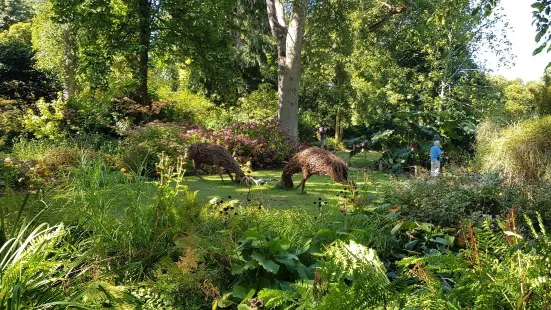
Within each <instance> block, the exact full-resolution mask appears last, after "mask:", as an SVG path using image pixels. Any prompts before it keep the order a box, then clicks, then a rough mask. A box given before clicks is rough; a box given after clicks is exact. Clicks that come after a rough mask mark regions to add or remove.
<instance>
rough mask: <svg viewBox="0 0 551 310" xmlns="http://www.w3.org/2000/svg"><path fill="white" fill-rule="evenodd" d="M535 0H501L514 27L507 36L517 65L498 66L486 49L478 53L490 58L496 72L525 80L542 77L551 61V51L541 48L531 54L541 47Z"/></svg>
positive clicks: (489, 64)
mask: <svg viewBox="0 0 551 310" xmlns="http://www.w3.org/2000/svg"><path fill="white" fill-rule="evenodd" d="M533 2H534V1H533V0H501V1H500V7H502V8H503V13H504V14H505V17H506V18H507V19H508V20H509V25H510V26H511V30H509V31H508V34H507V36H508V38H509V41H510V42H511V44H512V46H511V48H512V51H511V53H512V54H514V55H515V56H516V58H515V59H514V60H513V62H514V66H512V67H510V68H506V67H501V68H500V67H499V66H498V60H497V57H496V56H495V55H493V54H492V53H490V52H488V51H485V52H482V53H480V54H479V55H477V58H481V59H486V60H487V65H486V68H487V69H491V70H492V71H493V74H499V75H503V76H504V77H506V78H508V79H516V78H520V79H522V80H524V82H528V81H532V80H539V79H541V77H542V75H543V70H544V69H545V67H546V66H547V64H548V63H549V62H551V53H546V52H545V50H544V51H542V52H541V53H540V54H539V55H537V56H532V52H533V51H534V49H536V48H537V47H538V44H537V43H536V41H535V39H534V38H535V36H536V27H535V26H533V25H532V7H531V4H532V3H533Z"/></svg>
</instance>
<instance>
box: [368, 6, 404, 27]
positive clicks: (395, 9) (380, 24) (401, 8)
mask: <svg viewBox="0 0 551 310" xmlns="http://www.w3.org/2000/svg"><path fill="white" fill-rule="evenodd" d="M381 3H382V4H383V5H385V6H387V7H389V11H388V12H387V13H386V15H385V16H384V17H383V19H381V20H380V21H378V22H376V23H375V24H373V25H371V26H369V30H370V31H372V32H373V31H377V30H379V29H380V28H381V27H383V26H384V25H385V24H386V23H387V22H388V21H389V20H390V18H392V16H394V15H397V14H400V13H402V12H405V11H406V10H407V7H405V6H398V7H396V6H395V7H393V6H390V5H389V4H388V3H385V2H381Z"/></svg>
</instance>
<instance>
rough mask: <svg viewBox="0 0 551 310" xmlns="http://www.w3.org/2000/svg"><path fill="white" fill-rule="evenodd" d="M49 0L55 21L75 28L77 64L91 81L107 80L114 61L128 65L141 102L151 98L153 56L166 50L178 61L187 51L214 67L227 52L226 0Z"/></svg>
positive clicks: (95, 83) (228, 12)
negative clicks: (84, 0)
mask: <svg viewBox="0 0 551 310" xmlns="http://www.w3.org/2000/svg"><path fill="white" fill-rule="evenodd" d="M50 1H51V2H52V3H53V9H54V12H55V18H54V19H55V20H56V21H57V22H58V23H59V24H60V27H62V26H63V27H69V26H70V29H74V30H75V32H74V33H75V34H76V39H77V42H76V46H77V47H78V56H79V57H78V68H79V71H80V72H81V73H84V74H86V75H87V76H88V78H87V80H88V81H91V82H92V87H97V86H104V87H105V86H107V85H106V84H107V82H108V81H107V78H106V77H108V76H109V74H110V73H111V72H112V69H113V67H114V65H115V64H118V67H121V64H122V67H128V68H129V69H130V70H131V72H132V78H133V82H134V91H133V97H134V98H135V99H136V100H137V101H138V102H139V103H141V104H143V105H148V104H150V102H151V98H150V90H149V74H150V67H151V64H152V61H151V60H152V58H154V57H158V56H163V57H164V56H166V55H170V56H171V57H170V58H171V60H172V61H173V62H180V63H183V62H184V61H185V60H186V59H187V58H190V57H191V58H193V59H194V60H197V62H198V63H201V64H207V65H206V66H205V67H209V66H210V68H214V67H215V66H216V64H219V63H221V61H220V60H219V59H217V58H223V57H226V56H227V55H226V53H225V50H228V49H229V47H228V43H229V41H228V40H227V38H228V37H229V33H228V31H227V29H229V28H230V26H229V24H230V21H231V17H232V15H231V5H230V4H231V1H226V0H224V1H220V0H208V1H198V0H191V1H184V0H97V1H92V2H83V1H76V0H50ZM224 30H226V31H224ZM228 58H229V57H228Z"/></svg>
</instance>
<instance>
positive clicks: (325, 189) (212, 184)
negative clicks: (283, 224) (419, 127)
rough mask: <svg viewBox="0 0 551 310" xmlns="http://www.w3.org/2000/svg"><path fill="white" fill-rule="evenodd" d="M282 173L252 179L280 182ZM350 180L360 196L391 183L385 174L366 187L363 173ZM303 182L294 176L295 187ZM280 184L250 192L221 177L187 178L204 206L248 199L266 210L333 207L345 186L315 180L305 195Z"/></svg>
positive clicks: (260, 174) (308, 184) (374, 174)
mask: <svg viewBox="0 0 551 310" xmlns="http://www.w3.org/2000/svg"><path fill="white" fill-rule="evenodd" d="M280 174H281V172H279V171H267V170H262V171H255V172H254V173H253V174H252V175H253V176H254V177H256V178H275V179H278V180H279V178H280ZM350 178H351V179H352V180H354V181H356V184H358V187H359V189H360V195H361V196H365V195H366V194H369V195H378V194H379V193H380V189H381V188H382V187H384V186H386V185H387V184H388V183H389V176H388V175H387V174H384V173H378V172H369V182H368V183H367V184H366V183H365V181H364V177H363V172H362V171H351V173H350ZM301 180H302V175H301V174H300V173H299V174H295V175H294V176H293V182H294V184H295V186H296V185H298V183H299V182H300V181H301ZM277 182H278V181H275V180H274V181H271V182H270V183H269V184H266V185H262V186H252V187H251V189H250V194H249V188H248V187H246V186H244V185H237V184H235V183H233V182H231V180H230V179H229V178H228V177H227V176H226V177H225V178H224V182H222V180H220V177H219V176H218V175H209V176H204V177H203V180H201V179H199V178H198V177H195V176H190V177H187V178H186V183H187V185H188V186H189V189H190V190H191V191H197V192H198V193H197V198H198V200H199V202H201V203H207V202H208V201H209V200H211V199H212V198H215V197H219V198H221V199H227V198H228V197H230V196H231V197H232V199H239V200H243V201H246V200H247V199H252V200H260V201H262V203H263V204H264V205H265V206H271V207H280V208H289V207H293V206H305V205H310V204H313V202H314V201H315V200H317V199H319V198H322V199H323V200H326V201H328V202H329V203H330V204H334V203H336V202H337V201H338V200H339V199H340V197H337V195H340V194H341V193H340V192H341V191H343V190H344V189H345V187H346V186H344V185H343V184H339V183H335V182H334V181H333V180H332V179H331V178H330V177H328V176H318V175H315V176H312V177H311V178H310V179H309V180H308V181H307V182H306V188H305V190H306V192H305V193H304V194H302V193H301V192H300V189H292V190H283V189H278V188H276V184H277Z"/></svg>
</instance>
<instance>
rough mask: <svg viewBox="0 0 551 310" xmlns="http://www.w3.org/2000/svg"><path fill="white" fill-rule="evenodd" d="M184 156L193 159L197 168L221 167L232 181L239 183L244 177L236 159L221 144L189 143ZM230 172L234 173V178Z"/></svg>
mask: <svg viewBox="0 0 551 310" xmlns="http://www.w3.org/2000/svg"><path fill="white" fill-rule="evenodd" d="M185 158H186V159H188V160H190V159H193V166H194V167H195V169H197V170H200V169H201V166H202V165H209V166H214V167H222V168H223V169H224V171H225V172H226V173H227V174H228V175H229V176H230V179H231V180H232V181H234V182H237V183H240V182H241V180H242V179H243V178H245V173H243V170H241V167H240V166H239V164H238V163H237V161H236V160H235V159H234V158H233V156H232V155H231V153H230V152H229V151H228V150H226V149H225V148H224V147H223V146H221V145H218V144H214V143H197V144H190V145H189V146H188V148H187V151H186V155H185ZM232 173H235V180H234V178H233V176H232ZM220 178H222V175H220ZM222 180H223V179H222Z"/></svg>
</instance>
